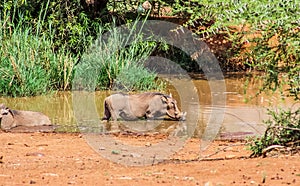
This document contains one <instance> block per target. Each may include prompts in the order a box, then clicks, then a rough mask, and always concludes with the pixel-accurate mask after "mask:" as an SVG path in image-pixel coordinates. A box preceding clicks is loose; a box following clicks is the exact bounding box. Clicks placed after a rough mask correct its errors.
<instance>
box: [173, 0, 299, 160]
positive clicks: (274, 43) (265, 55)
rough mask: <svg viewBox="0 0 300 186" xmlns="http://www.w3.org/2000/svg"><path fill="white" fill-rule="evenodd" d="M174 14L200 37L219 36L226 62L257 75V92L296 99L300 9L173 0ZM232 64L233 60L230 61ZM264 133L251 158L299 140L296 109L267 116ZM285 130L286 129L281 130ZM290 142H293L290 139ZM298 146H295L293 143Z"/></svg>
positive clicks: (289, 4)
mask: <svg viewBox="0 0 300 186" xmlns="http://www.w3.org/2000/svg"><path fill="white" fill-rule="evenodd" d="M175 2H176V4H175V6H174V8H175V9H174V13H175V14H177V15H181V16H183V17H185V18H186V19H187V20H188V21H187V22H186V23H185V26H188V27H191V28H197V29H196V33H198V34H199V35H202V36H203V38H205V37H211V36H212V35H215V34H219V35H225V37H226V38H227V40H229V41H230V42H231V48H229V49H228V50H227V51H228V53H227V54H226V55H227V59H228V60H230V61H231V62H234V60H236V59H241V60H242V61H243V63H244V64H245V65H247V66H248V67H249V69H250V70H256V71H261V72H263V75H261V76H257V78H261V79H262V80H263V82H264V83H263V85H262V87H260V91H259V92H258V94H259V93H261V92H263V91H273V92H275V91H278V90H279V91H280V92H281V94H282V96H283V97H284V96H292V97H293V98H294V99H295V100H299V98H300V97H299V95H300V94H299V93H300V41H299V37H300V27H299V24H300V6H299V3H298V2H297V1H294V0H284V1H282V0H274V1H269V0H263V1H259V2H258V1H257V0H250V1H248V0H239V1H235V0H223V1H219V0H212V1H202V0H191V1H182V0H176V1H175ZM232 59H233V60H232ZM269 114H270V116H271V118H272V120H269V121H266V124H267V125H268V126H269V127H268V129H267V131H266V134H265V135H264V136H263V137H262V138H261V139H257V140H255V141H254V143H253V144H252V146H251V149H252V150H253V153H254V154H255V155H258V154H261V153H262V149H263V148H266V147H267V146H268V145H273V144H280V145H286V144H287V143H288V142H291V141H294V140H299V135H295V134H296V133H299V131H297V130H296V131H292V130H289V129H287V128H298V129H299V128H300V123H299V114H300V113H299V110H298V111H296V112H293V113H292V112H291V111H290V110H286V111H284V110H280V112H279V113H276V114H275V112H271V111H270V112H269ZM286 127H287V128H286ZM294 137H295V138H294ZM297 145H299V143H298V144H297Z"/></svg>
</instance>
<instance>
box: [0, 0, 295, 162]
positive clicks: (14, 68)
mask: <svg viewBox="0 0 300 186" xmlns="http://www.w3.org/2000/svg"><path fill="white" fill-rule="evenodd" d="M143 2H144V1H143V0H142V1H130V2H127V1H113V0H112V1H109V0H100V1H94V2H92V1H85V0H83V1H78V0H69V1H64V2H63V3H62V2H61V1H59V0H53V1H50V0H35V1H32V0H29V1H21V0H4V2H2V3H1V4H0V24H1V27H0V39H1V43H0V47H1V51H0V78H1V80H0V93H1V95H7V96H31V95H38V94H43V93H46V92H48V91H51V90H58V89H59V90H69V89H71V88H72V87H71V85H72V84H71V82H73V78H75V81H74V82H75V83H74V86H75V87H73V88H75V89H77V88H78V89H79V88H84V89H88V90H94V88H96V89H113V88H120V89H123V90H127V91H133V90H140V89H144V90H149V89H157V88H159V87H162V83H161V82H160V81H157V79H156V75H155V74H154V73H150V72H148V71H147V70H146V69H144V68H143V60H144V59H145V58H146V57H147V56H149V55H150V54H151V53H152V52H153V50H154V49H157V48H159V47H157V44H156V43H153V42H142V40H143V38H142V35H137V36H136V37H135V38H136V39H135V40H134V41H133V42H132V43H131V44H130V45H128V46H127V45H126V41H124V40H122V33H119V32H118V31H117V30H114V27H111V26H107V25H110V23H111V22H112V20H113V19H112V17H113V16H116V17H118V18H119V19H117V23H116V24H115V25H114V26H117V25H118V24H120V23H122V24H123V23H130V22H133V20H135V18H136V17H137V16H138V14H137V13H136V12H134V10H135V9H136V8H135V7H137V5H138V4H141V3H143ZM149 2H150V3H152V5H154V4H155V3H156V4H159V5H163V6H165V7H167V6H168V7H170V8H171V9H172V11H171V13H172V14H173V15H175V16H177V17H180V18H182V19H183V20H185V23H184V26H186V27H188V28H190V29H192V30H193V31H194V32H195V33H196V34H198V35H199V36H201V37H202V39H203V40H204V41H210V40H211V39H212V41H214V42H213V43H214V44H212V45H210V46H213V47H216V48H217V50H218V49H221V52H220V56H221V57H220V58H219V59H220V63H221V66H222V64H225V63H235V64H243V66H245V67H247V70H249V71H260V72H262V73H263V75H261V76H257V78H262V80H263V81H264V83H263V86H262V87H260V91H259V92H258V94H259V93H261V92H263V91H273V92H275V91H280V92H281V94H282V97H287V96H292V97H293V98H294V99H295V102H297V101H299V99H300V97H299V95H300V94H299V92H300V74H299V72H300V41H299V38H300V27H299V25H300V6H299V3H298V2H297V1H294V0H284V1H282V0H274V1H269V0H262V1H259V2H258V1H257V0H250V1H249V0H240V1H235V0H223V1H220V0H211V1H205V0H204V1H203V0H191V1H183V0H174V1H170V0H157V1H156V0H153V1H149ZM152 7H154V8H156V7H160V8H163V7H162V6H152ZM139 8H140V7H139ZM154 8H153V9H152V10H153V11H154ZM160 8H158V9H160ZM129 13H131V14H130V15H129ZM107 23H109V24H107ZM105 28H107V29H110V30H111V32H110V34H109V39H108V40H105V41H106V42H102V41H103V40H101V38H100V42H98V41H99V40H98V41H96V42H93V41H94V40H95V39H96V38H97V37H99V35H101V34H103V33H104V32H105V31H107V30H106V29H105ZM132 29H134V28H132ZM129 30H130V29H129ZM224 41H225V42H224ZM223 45H224V46H223ZM120 46H126V47H123V48H120ZM168 47H169V46H167V48H168ZM172 50H173V48H169V50H167V52H166V53H167V54H166V56H167V57H170V56H173V57H174V56H175V57H174V59H176V58H179V57H177V56H180V58H181V57H183V58H185V59H184V60H186V61H188V57H189V56H186V55H184V54H182V53H180V52H178V51H176V50H174V51H172ZM85 51H87V52H85ZM103 51H105V52H103ZM155 52H156V54H157V53H159V52H161V51H159V50H156V51H154V53H152V54H155ZM79 58H80V60H78V59H79ZM99 59H101V60H99ZM193 65H194V63H192V62H191V61H188V62H187V63H184V66H185V68H186V69H191V70H192V69H195V68H194V67H193ZM243 69H244V68H243ZM74 74H75V76H74ZM78 77H80V78H81V79H80V78H79V79H76V78H78ZM157 83H158V84H157ZM299 109H300V108H293V109H292V108H291V109H289V110H279V111H278V112H274V111H270V116H271V119H270V120H268V121H266V124H267V125H268V129H267V131H266V133H265V135H264V136H262V137H261V138H259V139H255V140H253V141H252V142H251V144H250V149H251V150H252V151H253V153H254V155H255V156H258V155H262V154H263V152H265V151H264V149H267V148H268V147H269V146H272V145H281V146H290V145H291V144H293V145H296V146H299V140H300V137H299V135H298V134H299V130H298V129H299V128H300V127H299V125H300V122H299V113H300V111H299ZM290 147H291V146H290Z"/></svg>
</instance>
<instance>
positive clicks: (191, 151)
mask: <svg viewBox="0 0 300 186" xmlns="http://www.w3.org/2000/svg"><path fill="white" fill-rule="evenodd" d="M120 140H124V141H126V142H130V141H133V143H135V142H136V141H137V139H136V138H134V137H122V138H120ZM152 140H154V141H152ZM138 141H144V142H146V143H151V142H153V143H155V141H157V139H152V138H148V139H147V140H138ZM213 154H215V155H213ZM198 155H199V140H198V139H190V140H188V141H187V143H186V145H185V147H184V148H183V149H181V150H180V151H179V152H177V153H176V154H174V155H173V156H172V157H170V160H168V161H166V162H163V163H159V164H156V165H148V166H139V167H130V166H124V165H120V164H117V163H113V162H111V161H109V160H107V159H105V158H103V157H102V156H100V155H99V154H98V153H97V152H95V151H94V150H93V149H92V148H91V147H90V146H89V145H88V144H87V143H86V141H85V140H84V138H83V137H82V135H81V134H56V133H0V156H3V157H2V160H1V161H0V162H1V163H0V167H1V168H0V185H30V184H31V185H157V184H162V185H300V161H299V160H300V156H299V154H298V155H294V156H287V155H279V156H278V157H267V158H251V159H250V158H246V157H248V156H249V155H250V151H247V150H245V146H244V142H242V141H235V142H229V141H215V142H213V143H212V144H211V145H210V146H209V148H208V150H206V151H205V152H204V153H202V154H201V155H202V157H204V156H205V155H212V156H209V157H208V158H206V159H205V160H201V161H199V160H196V158H197V156H198ZM112 156H114V154H113V153H112ZM179 160H185V161H179Z"/></svg>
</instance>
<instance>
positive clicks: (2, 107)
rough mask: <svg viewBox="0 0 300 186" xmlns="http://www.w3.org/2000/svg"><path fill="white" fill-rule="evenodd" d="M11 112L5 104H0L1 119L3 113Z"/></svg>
mask: <svg viewBox="0 0 300 186" xmlns="http://www.w3.org/2000/svg"><path fill="white" fill-rule="evenodd" d="M9 112H10V110H9V108H8V107H7V106H5V105H4V104H0V119H1V118H2V116H3V115H7V114H8V113H9Z"/></svg>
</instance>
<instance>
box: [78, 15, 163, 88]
mask: <svg viewBox="0 0 300 186" xmlns="http://www.w3.org/2000/svg"><path fill="white" fill-rule="evenodd" d="M137 22H138V20H137V21H135V23H137ZM135 29H136V28H135V24H134V26H133V27H132V28H128V29H127V31H128V33H135V32H133V31H134V30H135ZM108 30H109V31H110V32H109V33H105V34H103V35H100V36H99V38H98V39H97V40H96V41H95V42H94V43H93V44H92V45H91V47H90V48H89V49H88V50H87V52H86V53H84V54H83V55H82V58H81V63H80V64H79V65H78V66H77V68H76V73H75V74H76V77H78V79H75V82H74V83H75V86H74V89H82V88H83V89H88V90H93V89H94V88H95V87H96V89H107V88H109V89H117V90H124V91H137V90H154V89H156V90H160V89H162V88H163V85H164V84H163V82H161V81H156V78H157V75H156V73H153V72H149V71H148V70H147V69H145V67H144V63H143V62H144V61H145V60H146V59H147V58H148V57H149V56H150V54H151V53H152V51H153V49H154V48H155V47H156V43H155V42H150V41H147V42H143V37H142V35H141V34H137V35H134V36H133V35H131V34H129V35H128V33H127V32H126V33H127V34H126V33H125V35H124V30H123V32H122V31H121V30H119V29H117V28H115V27H112V28H109V29H108ZM137 32H138V31H137ZM127 38H133V41H131V42H130V43H128V44H127V42H128V41H127Z"/></svg>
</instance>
